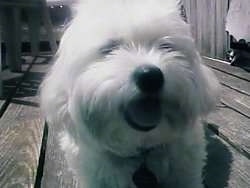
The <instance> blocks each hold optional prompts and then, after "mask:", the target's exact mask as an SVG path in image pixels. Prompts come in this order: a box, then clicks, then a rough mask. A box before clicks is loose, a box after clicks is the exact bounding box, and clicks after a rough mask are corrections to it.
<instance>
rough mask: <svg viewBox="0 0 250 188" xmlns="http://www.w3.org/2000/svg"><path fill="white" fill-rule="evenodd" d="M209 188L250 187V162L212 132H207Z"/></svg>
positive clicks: (206, 181) (207, 180)
mask: <svg viewBox="0 0 250 188" xmlns="http://www.w3.org/2000/svg"><path fill="white" fill-rule="evenodd" d="M206 138H207V142H208V145H207V154H208V155H207V163H206V166H205V170H204V177H205V184H206V185H207V188H248V187H250V160H249V158H247V157H245V156H243V155H241V154H240V153H239V152H238V151H236V150H235V149H234V148H232V147H231V146H230V145H229V144H228V143H227V142H225V141H224V140H223V139H221V138H219V137H218V136H216V135H215V134H213V133H212V132H211V131H207V134H206Z"/></svg>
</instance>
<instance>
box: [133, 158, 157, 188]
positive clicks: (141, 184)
mask: <svg viewBox="0 0 250 188" xmlns="http://www.w3.org/2000/svg"><path fill="white" fill-rule="evenodd" d="M133 182H134V184H135V185H136V187H137V188H158V187H159V184H158V181H157V178H156V176H155V175H154V173H153V172H152V171H150V170H149V169H148V168H147V166H146V164H145V163H142V165H141V166H140V167H139V168H138V169H137V170H136V171H135V173H134V174H133Z"/></svg>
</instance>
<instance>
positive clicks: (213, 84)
mask: <svg viewBox="0 0 250 188" xmlns="http://www.w3.org/2000/svg"><path fill="white" fill-rule="evenodd" d="M79 7H80V8H79V10H78V14H77V16H76V18H75V19H74V20H73V21H72V23H71V24H70V26H69V28H68V29H67V30H66V32H65V34H64V36H63V38H62V41H61V44H60V48H59V51H58V54H57V56H56V58H55V64H54V66H53V67H52V69H51V71H50V73H49V74H48V75H47V77H46V79H45V80H44V82H43V84H42V87H41V107H42V110H43V112H44V115H45V117H46V119H47V121H48V123H49V124H50V125H53V124H56V125H60V126H65V127H66V130H65V132H63V133H60V143H61V148H62V149H63V150H64V151H65V154H66V157H67V159H68V162H69V166H70V167H71V168H72V169H73V170H74V171H75V173H76V174H77V176H78V178H79V182H80V183H81V187H82V188H135V185H134V183H133V182H132V175H133V173H134V172H135V170H136V169H137V168H138V167H139V166H140V165H141V163H142V162H143V160H145V161H146V163H147V166H148V168H149V169H150V170H151V171H153V172H154V174H155V175H156V176H157V178H158V181H159V182H160V185H161V188H184V187H185V188H202V187H203V185H202V167H203V165H204V160H205V158H206V153H205V139H204V133H203V128H202V124H201V120H202V119H203V118H204V117H205V116H206V115H207V114H208V113H209V112H210V111H211V110H212V109H213V107H214V105H215V103H216V101H217V99H218V82H217V80H216V78H215V77H214V75H213V73H212V72H211V71H210V70H208V68H206V67H205V66H204V65H202V64H201V57H200V55H199V54H198V52H197V51H196V48H195V46H194V42H193V39H192V38H191V34H190V28H189V25H188V24H186V23H185V22H184V21H183V20H182V18H181V17H180V15H179V10H178V8H177V6H176V1H175V0H144V1H140V0H105V1H101V0H99V1H98V0H89V1H83V3H82V5H81V6H79ZM110 40H121V41H123V42H124V44H123V45H121V47H120V48H119V49H116V50H114V51H113V52H112V53H111V54H107V55H102V54H101V53H100V49H101V48H102V47H103V46H105V44H106V43H107V42H108V41H110ZM161 40H164V41H165V42H166V43H168V44H169V45H170V47H171V50H168V49H166V50H162V49H159V48H158V45H159V43H160V41H161ZM144 63H148V64H153V65H155V66H157V67H158V68H160V69H161V71H162V72H163V74H164V79H165V82H164V86H163V89H162V91H161V94H160V95H161V97H160V98H161V103H162V106H163V117H162V119H161V122H160V123H159V125H158V126H157V127H156V128H155V129H153V130H151V131H148V132H140V131H137V130H134V129H133V128H131V127H130V126H129V125H128V123H127V122H126V121H125V120H124V118H123V116H122V115H121V113H120V110H119V107H120V105H121V104H126V103H127V102H128V101H130V100H131V99H133V98H134V97H136V96H139V95H140V94H141V93H140V91H139V89H138V88H137V87H136V85H135V83H134V82H133V81H132V79H131V74H132V73H133V71H134V70H135V68H136V67H138V66H139V65H141V64H144ZM173 101H174V102H173ZM176 104H178V106H175V105H176ZM138 148H151V150H150V152H149V153H148V154H147V155H146V156H143V157H142V156H141V154H140V152H139V150H138ZM144 158H145V159H144ZM170 169H171V170H170Z"/></svg>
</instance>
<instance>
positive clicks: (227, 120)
mask: <svg viewBox="0 0 250 188" xmlns="http://www.w3.org/2000/svg"><path fill="white" fill-rule="evenodd" d="M207 121H208V123H209V124H211V126H212V127H213V128H214V129H216V131H217V132H218V134H219V135H220V136H221V137H223V138H224V139H225V140H227V141H228V142H229V143H230V144H232V145H233V146H234V147H235V148H236V149H238V150H239V151H240V152H242V153H244V154H245V155H247V156H250V127H249V125H250V119H249V118H247V117H245V116H244V115H242V114H239V113H238V112H236V111H234V110H232V109H230V108H228V107H221V108H220V109H219V110H217V111H215V112H213V113H211V114H210V115H209V116H208V119H207Z"/></svg>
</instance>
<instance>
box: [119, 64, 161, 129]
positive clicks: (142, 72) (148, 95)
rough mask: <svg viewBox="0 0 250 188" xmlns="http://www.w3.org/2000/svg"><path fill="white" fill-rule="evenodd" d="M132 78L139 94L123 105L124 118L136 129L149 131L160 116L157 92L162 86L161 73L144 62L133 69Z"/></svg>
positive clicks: (158, 121) (156, 123)
mask: <svg viewBox="0 0 250 188" xmlns="http://www.w3.org/2000/svg"><path fill="white" fill-rule="evenodd" d="M132 79H133V81H134V82H135V84H136V86H137V87H138V89H139V90H140V92H141V94H140V95H139V96H137V97H135V98H133V99H132V100H130V101H129V102H128V103H127V105H126V106H125V108H124V111H123V113H124V116H125V120H126V121H127V122H128V124H129V125H130V126H131V127H132V128H134V129H136V130H139V131H150V130H152V129H154V128H155V127H157V125H158V124H159V123H160V120H161V117H162V113H161V111H162V110H161V102H160V98H159V96H158V93H159V91H160V90H161V88H162V87H163V83H164V77H163V73H162V72H161V70H160V69H159V68H158V67H156V66H154V65H147V64H145V65H141V66H139V67H137V68H136V69H135V71H134V72H133V74H132Z"/></svg>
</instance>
